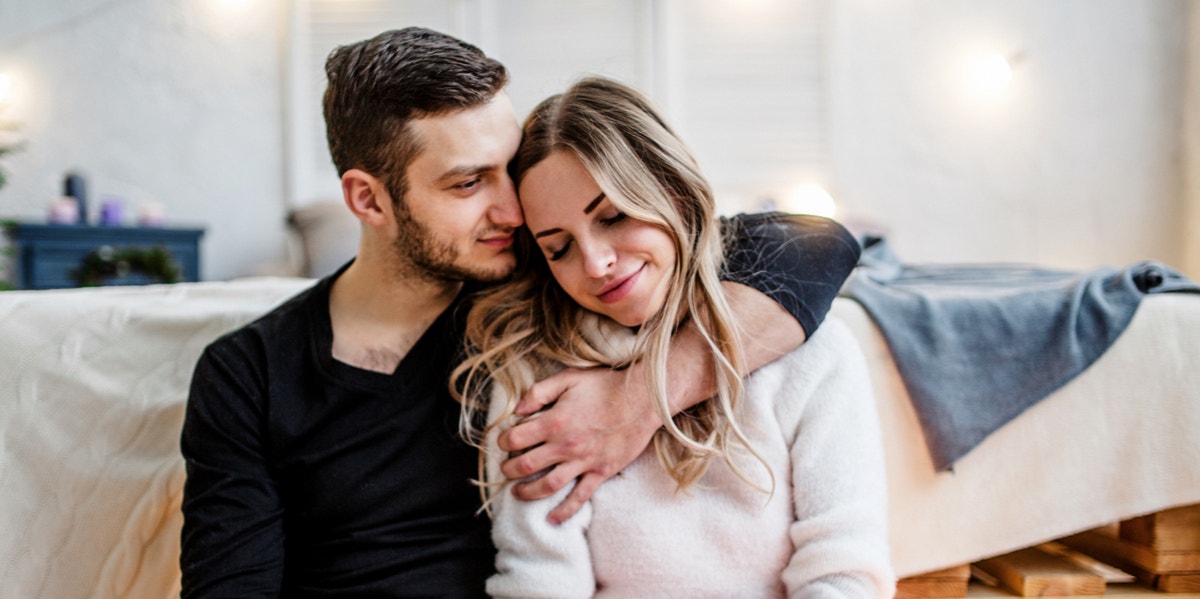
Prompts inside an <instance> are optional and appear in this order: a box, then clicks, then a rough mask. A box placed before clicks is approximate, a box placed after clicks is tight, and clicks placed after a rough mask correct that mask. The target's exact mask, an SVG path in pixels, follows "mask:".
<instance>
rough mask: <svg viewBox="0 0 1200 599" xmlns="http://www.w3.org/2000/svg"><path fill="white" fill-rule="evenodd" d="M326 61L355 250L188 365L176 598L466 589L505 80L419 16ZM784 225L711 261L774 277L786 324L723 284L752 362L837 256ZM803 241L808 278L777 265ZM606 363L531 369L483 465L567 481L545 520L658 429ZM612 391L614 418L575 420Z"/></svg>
mask: <svg viewBox="0 0 1200 599" xmlns="http://www.w3.org/2000/svg"><path fill="white" fill-rule="evenodd" d="M326 70H327V74H328V78H329V88H328V90H327V91H326V95H325V118H326V125H327V132H328V137H329V145H330V150H331V153H332V156H333V160H334V163H335V165H336V166H337V168H338V171H339V173H341V178H342V191H343V195H344V199H345V202H346V205H347V207H348V208H349V209H350V210H351V211H352V212H353V213H354V214H355V216H357V217H358V218H359V220H360V221H361V222H362V240H361V243H360V247H359V252H358V255H357V257H356V258H355V259H354V260H353V261H352V262H351V263H349V264H347V265H346V266H344V267H343V268H342V269H341V270H339V271H338V272H337V273H335V274H333V275H331V276H330V277H328V278H326V279H322V280H321V281H319V282H318V283H317V284H316V285H314V286H313V287H312V288H310V289H309V290H307V291H304V292H302V293H301V294H299V295H297V296H296V297H294V298H292V299H291V300H289V301H288V302H286V303H285V304H283V305H282V306H280V307H278V308H276V309H275V310H273V311H272V312H271V313H269V314H267V315H266V316H264V317H263V318H261V319H259V320H257V321H255V322H253V323H251V324H249V325H247V326H246V327H243V328H242V329H239V330H237V331H234V332H232V333H230V334H228V335H225V336H224V337H222V338H221V339H219V340H217V341H215V342H214V343H213V344H211V345H210V346H209V347H208V348H207V349H206V350H205V352H204V354H203V356H202V357H201V359H200V361H199V363H198V364H197V366H196V371H195V375H194V377H193V382H192V390H191V395H190V397H189V400H188V409H187V416H186V420H185V423H184V430H183V436H182V440H181V447H182V451H183V455H184V457H185V459H186V461H187V473H188V479H187V483H186V485H185V488H184V503H183V512H184V528H183V539H182V556H181V567H182V571H183V596H184V597H185V598H186V597H202V596H203V597H210V596H236V597H277V596H285V597H329V596H343V597H369V596H376V597H403V596H437V597H458V596H482V595H483V582H484V580H485V579H486V577H487V576H488V575H489V574H490V573H491V572H492V559H493V557H494V548H493V547H492V544H491V541H490V537H489V523H488V521H487V518H486V516H484V515H482V514H480V513H479V507H480V502H479V494H478V492H477V489H476V488H474V487H473V486H472V484H471V482H470V479H471V478H472V477H473V476H474V474H475V472H476V470H475V468H476V464H477V455H476V453H475V451H474V450H472V449H471V448H470V447H469V446H468V445H467V444H465V443H464V442H463V441H462V440H461V439H459V438H458V436H457V434H456V431H457V418H458V406H457V405H456V404H455V403H454V402H453V400H452V399H451V398H450V395H449V392H448V381H449V372H450V370H451V369H452V367H453V366H454V364H455V360H456V358H457V355H458V351H459V349H460V346H461V344H462V337H461V317H462V316H463V315H464V313H465V310H462V309H461V308H462V307H463V306H464V305H465V304H466V303H467V302H468V301H469V296H470V292H471V291H472V290H474V289H476V288H478V287H479V286H480V285H483V284H486V283H488V282H492V281H498V280H500V279H503V278H504V277H506V276H507V275H508V274H510V273H511V272H512V270H513V269H514V268H515V266H516V264H515V259H514V254H513V252H512V250H511V244H512V243H513V232H514V231H515V230H516V228H517V227H519V226H521V225H522V217H521V212H520V207H519V205H518V204H517V198H516V196H515V193H514V186H513V182H512V181H511V180H510V179H509V176H508V171H507V168H506V167H507V164H508V162H509V159H510V158H511V157H512V156H513V154H514V152H515V151H516V148H517V145H518V143H519V141H520V129H519V127H518V125H517V121H516V118H515V115H514V114H513V110H512V106H511V104H510V102H509V100H508V97H507V95H506V94H505V93H504V86H505V83H506V81H507V73H506V71H505V69H504V67H503V66H502V65H500V63H498V62H496V61H494V60H492V59H490V58H487V57H486V56H484V55H483V53H482V52H480V51H479V50H478V49H477V48H475V47H474V46H471V45H469V44H466V43H464V42H462V41H460V40H457V39H454V38H452V37H449V36H445V35H442V34H440V33H436V32H433V31H428V30H423V29H418V28H409V29H404V30H400V31H390V32H386V33H384V34H381V35H379V36H377V37H375V38H373V39H370V40H366V41H363V42H360V43H357V44H352V45H350V46H346V47H342V48H339V49H338V50H336V51H335V52H334V53H333V54H331V56H330V58H329V61H328V63H327V65H326ZM797 226H799V225H796V224H794V223H793V224H792V225H789V224H788V223H787V222H784V221H779V222H776V221H771V222H764V223H757V224H755V223H751V222H750V221H747V225H746V226H745V227H744V229H745V232H744V233H743V234H742V235H741V237H742V240H741V241H740V242H739V243H738V245H737V248H739V250H740V251H734V252H733V253H732V255H733V256H739V255H742V256H743V258H741V259H738V258H733V259H731V263H733V262H737V264H731V267H730V269H729V270H730V272H731V275H730V278H731V279H732V280H737V281H741V282H744V283H749V284H751V285H754V286H755V287H756V288H759V289H763V290H764V291H775V292H777V293H776V294H775V295H776V296H779V298H778V299H779V301H781V302H783V303H785V304H788V307H789V309H790V310H788V311H790V312H792V315H794V316H796V318H793V317H790V316H789V315H788V311H785V310H784V309H783V308H782V307H780V304H777V303H776V302H775V301H773V300H772V299H770V298H768V297H767V296H766V295H763V294H762V293H759V292H757V291H754V290H752V289H751V288H750V287H747V286H746V285H743V284H741V283H737V282H732V281H731V282H728V283H726V284H725V285H726V286H727V291H728V294H729V296H730V298H731V301H732V302H733V303H734V305H735V311H737V313H738V314H739V315H743V319H742V320H743V324H745V326H746V329H747V336H746V338H747V339H753V342H752V343H750V342H748V343H747V353H748V355H749V360H748V361H749V362H750V365H751V366H752V367H755V366H758V365H761V364H763V363H765V362H767V361H769V360H770V359H772V358H774V357H775V356H778V355H779V354H780V353H781V352H783V351H786V350H788V349H791V348H793V347H795V346H796V345H798V344H799V343H800V342H801V341H802V340H803V338H804V331H806V330H808V331H811V330H813V328H815V326H816V325H817V324H818V323H819V322H820V320H821V318H823V316H824V314H825V312H826V311H827V310H828V306H829V302H831V301H832V297H833V295H834V293H835V292H836V289H837V287H838V286H839V285H840V283H841V281H842V280H843V279H844V278H845V276H846V275H847V274H848V273H849V270H850V268H852V267H853V263H854V262H855V261H856V259H857V252H858V249H857V245H856V244H855V242H854V241H853V239H852V238H849V237H848V236H847V235H846V234H845V231H844V230H842V229H841V228H840V227H837V226H836V225H835V224H833V223H830V222H829V221H821V222H815V221H814V222H811V223H807V224H806V225H805V227H806V228H804V229H803V231H802V232H803V233H804V234H805V237H804V240H799V239H798V240H796V241H795V243H791V240H792V236H794V235H795V233H796V227H797ZM780 239H782V240H783V241H782V242H781V241H780ZM798 249H799V250H800V251H799V252H798V253H797V250H798ZM805 252H809V253H811V257H809V256H806V260H805V262H806V263H808V262H811V263H813V264H817V265H819V266H817V267H816V268H817V271H814V272H807V273H805V272H802V271H801V269H798V270H796V271H794V272H793V271H792V270H789V269H790V267H787V268H785V267H782V266H777V264H778V263H779V262H780V261H781V260H782V261H786V260H790V259H793V258H795V257H796V256H797V255H801V256H804V255H805V254H804V253H805ZM746 256H749V258H746ZM818 271H819V272H818ZM739 272H740V273H745V274H744V275H738V274H737V273H739ZM795 273H800V274H795ZM793 274H795V276H792V275H793ZM827 287H832V290H829V289H826V288H827ZM814 288H815V289H818V290H819V291H818V292H811V289H814ZM810 292H811V296H810V295H808V294H809V293H810ZM746 315H749V316H746ZM693 333H694V332H692V331H690V330H688V329H686V328H685V329H683V330H682V331H681V332H680V334H679V335H677V337H676V342H675V345H674V346H673V349H672V364H673V365H674V366H675V368H673V372H674V373H675V375H676V379H675V382H677V383H678V385H676V386H675V387H674V389H675V391H676V393H677V401H678V403H679V406H680V407H684V406H688V405H693V404H695V403H697V402H698V401H701V400H702V399H704V398H705V397H707V396H708V395H709V394H710V393H711V380H710V378H709V377H708V376H707V375H706V372H708V371H709V370H710V368H709V367H708V365H707V364H706V363H704V361H703V360H699V359H695V360H693V359H689V356H690V355H705V354H707V353H709V352H707V351H705V350H703V348H700V347H697V344H698V341H697V339H696V337H695V336H694V334H693ZM692 350H695V353H694V354H690V353H689V352H690V351H692ZM635 368H636V367H635ZM624 374H625V373H613V372H608V371H566V372H564V373H561V374H560V375H557V376H556V377H554V378H551V379H547V380H546V381H543V382H541V383H539V384H538V385H537V386H535V387H534V389H533V390H532V391H531V392H530V394H529V396H528V397H527V400H526V402H525V404H526V405H524V406H523V411H524V412H526V413H528V412H532V411H535V410H537V409H539V408H541V407H543V406H545V405H547V404H550V403H552V402H556V403H555V404H554V406H553V407H552V408H551V409H550V410H549V411H547V412H546V413H545V414H544V415H542V416H541V417H539V418H536V419H533V420H531V421H529V422H528V423H526V424H523V425H521V426H520V427H517V428H514V429H513V430H512V431H510V432H509V433H508V434H507V436H506V437H505V439H504V442H503V443H504V445H503V446H504V448H505V449H506V450H510V451H513V450H519V449H527V448H531V447H533V449H532V451H529V452H527V453H524V454H523V455H521V456H520V457H518V458H515V459H513V460H510V461H509V462H508V463H507V464H506V465H505V473H506V474H507V475H508V476H510V477H513V478H516V477H523V476H525V475H528V474H531V473H533V472H538V471H541V470H543V469H549V473H548V474H547V475H546V476H544V477H542V478H541V479H539V480H537V481H536V482H532V483H529V484H527V485H524V486H518V488H517V492H518V494H520V495H521V496H523V497H525V498H533V497H542V496H546V495H548V494H550V493H553V492H554V491H555V490H557V489H559V488H561V487H562V486H564V485H566V484H567V483H569V482H570V481H572V480H575V479H576V478H578V479H579V481H580V482H579V484H578V485H576V489H575V491H574V492H573V493H572V495H571V496H570V497H569V498H568V500H567V501H566V502H565V503H564V504H563V505H562V506H560V507H559V508H558V509H556V510H555V511H554V512H553V513H552V514H551V516H550V518H551V519H552V520H560V521H561V520H562V519H564V518H567V517H569V516H570V515H571V514H572V513H574V511H575V510H577V509H578V508H579V506H580V505H582V503H583V502H584V501H586V500H587V498H588V497H589V496H590V494H591V492H592V491H593V490H594V489H595V488H596V486H597V485H599V484H600V483H601V482H602V481H603V480H605V479H606V478H607V477H609V476H611V475H613V474H614V473H616V472H617V471H618V470H619V469H620V468H622V467H624V466H625V465H627V464H628V463H629V462H631V461H632V460H633V459H634V458H635V457H636V456H637V455H638V454H639V453H641V451H642V450H643V449H644V448H645V446H646V444H647V443H648V441H649V439H650V437H651V435H652V434H653V432H654V430H655V429H656V428H657V426H658V424H659V421H658V417H657V415H656V414H654V412H653V411H652V409H651V408H650V405H649V402H648V401H646V395H645V393H644V389H640V388H638V385H637V384H635V382H636V381H639V380H640V378H639V377H636V376H631V377H626V376H624ZM627 381H628V382H629V383H628V385H627ZM627 386H628V388H626V387H627ZM619 399H623V401H621V402H620V405H623V406H625V408H626V409H625V411H624V413H623V414H620V415H614V416H610V417H607V418H600V417H597V416H592V417H591V418H590V420H589V419H588V418H579V417H577V415H578V414H589V415H595V414H601V413H609V412H611V410H600V409H598V408H597V406H599V405H600V404H601V403H608V402H611V401H615V400H619ZM584 423H587V424H584Z"/></svg>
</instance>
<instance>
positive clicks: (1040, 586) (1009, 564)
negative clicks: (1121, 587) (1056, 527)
mask: <svg viewBox="0 0 1200 599" xmlns="http://www.w3.org/2000/svg"><path fill="white" fill-rule="evenodd" d="M975 566H976V567H977V568H979V569H980V570H983V571H984V572H987V573H988V574H991V575H992V576H995V577H996V578H997V579H999V580H1000V584H1002V585H1004V587H1006V588H1008V589H1009V590H1011V591H1013V592H1014V593H1017V594H1018V595H1021V596H1023V597H1041V596H1044V595H1103V594H1104V589H1105V586H1106V585H1105V581H1104V577H1103V576H1100V575H1098V574H1096V573H1094V572H1092V571H1091V570H1088V569H1087V568H1084V567H1082V566H1080V565H1079V564H1076V563H1075V562H1073V561H1071V560H1069V559H1066V558H1064V557H1062V556H1059V555H1054V554H1052V553H1048V552H1046V551H1043V550H1041V549H1038V548H1036V547H1031V548H1028V549H1021V550H1019V551H1014V552H1012V553H1008V554H1005V555H1001V556H999V557H994V558H990V559H985V560H982V561H979V562H976V563H975Z"/></svg>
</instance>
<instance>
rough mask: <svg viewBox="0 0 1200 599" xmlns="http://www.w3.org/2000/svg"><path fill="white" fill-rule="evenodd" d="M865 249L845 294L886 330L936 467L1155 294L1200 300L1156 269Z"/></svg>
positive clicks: (1025, 404) (1083, 361) (1067, 371)
mask: <svg viewBox="0 0 1200 599" xmlns="http://www.w3.org/2000/svg"><path fill="white" fill-rule="evenodd" d="M862 245H863V254H862V259H861V260H860V262H859V266H858V267H857V268H856V269H855V271H854V272H853V273H852V274H851V276H850V278H849V280H847V282H846V285H845V286H844V287H843V288H842V291H841V295H843V296H845V297H849V298H851V299H854V300H855V301H857V302H858V303H860V304H861V305H862V306H863V308H864V309H865V310H866V311H867V313H868V314H870V316H871V318H872V319H873V320H874V321H875V323H876V324H877V325H878V326H879V329H880V331H881V332H882V333H883V336H884V338H885V339H886V341H887V343H888V346H889V348H890V349H891V351H892V354H893V357H894V359H895V361H896V366H897V368H898V369H899V371H900V375H901V377H902V378H903V380H904V384H905V387H906V388H907V390H908V393H909V395H910V396H911V398H912V401H913V407H914V410H915V411H916V414H917V418H918V420H919V421H920V423H921V428H922V430H923V432H924V435H925V442H926V445H927V446H928V449H929V452H930V454H931V456H932V458H933V462H934V466H935V467H936V468H937V469H938V470H947V469H950V468H952V466H953V464H954V462H955V461H957V460H958V459H959V458H961V457H962V456H964V455H966V454H967V453H968V452H970V451H971V450H972V449H973V448H975V446H977V445H978V444H979V443H981V442H982V441H983V440H984V439H985V438H986V437H987V436H988V435H990V434H991V433H992V432H994V431H995V430H996V429H998V428H999V427H1001V426H1002V425H1004V424H1005V423H1007V422H1009V421H1011V420H1012V419H1013V418H1016V417H1017V416H1018V415H1020V414H1021V413H1022V412H1024V411H1025V410H1026V409H1028V408H1029V407H1030V406H1032V405H1034V404H1035V403H1037V402H1038V401H1040V400H1042V399H1043V398H1045V397H1046V396H1048V395H1050V394H1051V393H1053V392H1054V391H1055V390H1057V389H1058V388H1060V387H1062V386H1063V385H1065V384H1066V383H1068V382H1069V381H1070V380H1071V379H1073V378H1074V377H1075V376H1077V375H1078V374H1079V373H1081V372H1083V371H1084V370H1085V369H1087V368H1088V366H1090V365H1091V364H1092V363H1093V362H1095V361H1096V359H1097V358H1099V357H1100V356H1101V355H1103V354H1104V352H1105V351H1106V350H1107V349H1108V348H1109V346H1111V345H1112V343H1113V342H1114V341H1116V340H1117V337H1119V336H1120V335H1121V333H1122V331H1124V330H1125V327H1126V326H1128V324H1129V322H1130V320H1132V319H1133V315H1134V313H1135V312H1136V311H1137V307H1138V304H1139V303H1140V302H1141V300H1142V298H1143V297H1144V296H1145V295H1146V294H1148V293H1162V292H1193V293H1195V292H1200V285H1197V284H1196V283H1195V282H1192V281H1190V280H1188V279H1186V278H1185V277H1183V276H1182V275H1181V274H1179V273H1178V272H1176V271H1174V270H1172V269H1171V268H1169V267H1167V266H1164V265H1162V264H1159V263H1157V262H1148V261H1147V262H1139V263H1137V264H1134V265H1132V266H1129V267H1126V268H1124V269H1116V268H1111V267H1104V268H1098V269H1095V270H1093V271H1089V272H1084V273H1077V272H1070V271H1062V270H1052V269H1045V268H1037V267H1029V266H1021V265H1010V264H995V265H989V264H978V265H975V264H945V265H914V264H904V263H902V262H901V261H900V259H899V258H898V257H897V256H896V254H895V253H894V252H893V251H892V250H891V248H890V247H889V246H888V244H887V242H886V240H884V239H883V238H880V237H865V238H863V239H862Z"/></svg>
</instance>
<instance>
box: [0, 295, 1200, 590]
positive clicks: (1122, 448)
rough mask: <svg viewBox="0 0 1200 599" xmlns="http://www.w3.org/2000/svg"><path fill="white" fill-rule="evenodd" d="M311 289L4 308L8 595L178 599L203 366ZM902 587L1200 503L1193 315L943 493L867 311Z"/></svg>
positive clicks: (1117, 362)
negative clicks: (231, 336)
mask: <svg viewBox="0 0 1200 599" xmlns="http://www.w3.org/2000/svg"><path fill="white" fill-rule="evenodd" d="M311 284H312V281H311V280H303V279H251V280H241V281H234V282H229V283H191V284H180V285H173V286H151V287H137V288H103V289H91V290H63V291H37V292H5V293H0V489H2V490H3V491H0V595H2V596H4V597H20V598H22V599H37V598H54V599H63V598H68V599H69V598H74V597H96V598H108V597H138V598H156V597H168V596H178V593H179V590H178V578H179V570H178V557H179V528H180V526H181V516H180V514H179V503H180V493H181V489H182V485H183V476H184V475H183V461H182V459H181V458H180V456H179V430H180V427H181V425H182V420H183V411H184V402H185V401H186V398H187V388H188V383H189V381H190V378H191V374H192V366H193V364H194V362H195V360H196V358H197V356H199V354H200V351H201V349H202V348H203V347H204V346H205V345H206V344H207V343H208V342H209V341H211V340H212V339H214V338H216V337H217V336H218V335H220V334H221V333H223V332H225V331H228V330H231V329H233V328H235V327H237V326H239V325H241V324H242V323H244V322H247V321H249V320H251V319H253V318H254V317H256V316H258V315H260V314H262V313H264V312H266V311H267V310H268V309H270V308H271V307H272V306H274V305H276V304H278V303H279V302H281V301H283V300H284V299H286V298H288V297H290V296H291V295H293V294H295V293H297V292H299V291H300V290H301V289H303V288H305V287H307V286H308V285H311ZM834 313H835V314H838V315H839V316H840V317H841V318H842V320H843V321H845V322H846V323H847V324H848V325H849V326H850V327H851V329H852V330H853V331H854V333H855V336H856V337H857V338H858V340H859V342H860V343H861V344H862V347H863V350H864V352H865V353H866V355H867V359H868V365H869V367H870V369H871V377H872V381H873V383H874V387H875V393H876V396H877V400H878V402H879V413H880V418H881V419H882V426H883V431H884V433H883V435H884V447H885V451H886V453H887V462H888V463H887V467H888V479H889V481H888V482H889V485H890V490H889V497H890V499H891V525H892V531H891V536H892V542H893V556H894V563H895V567H896V570H897V573H898V574H900V575H901V576H904V575H909V574H915V573H919V572H922V571H927V570H932V569H936V568H941V567H944V566H949V565H955V564H959V563H965V562H967V561H971V560H974V559H977V558H981V557H985V556H989V555H995V554H998V553H1001V552H1004V551H1008V550H1011V549H1015V548H1018V547H1022V546H1026V545H1030V544H1033V543H1037V542H1040V541H1043V540H1048V539H1051V538H1054V537H1056V536H1061V535H1063V534H1067V533H1071V532H1074V531H1077V530H1081V529H1085V528H1089V527H1092V526H1096V525H1099V524H1104V523H1107V522H1109V521H1112V520H1116V519H1118V518H1123V517H1128V516H1132V515H1136V514H1140V513H1144V512H1150V511H1155V510H1158V509H1162V508H1165V507H1169V506H1173V505H1177V504H1186V503H1197V502H1200V469H1198V468H1196V467H1195V464H1197V463H1200V435H1198V434H1196V432H1195V431H1197V430H1200V368H1197V365H1198V364H1200V335H1197V334H1196V333H1197V332H1198V331H1200V297H1196V296H1183V295H1179V296H1170V295H1164V296H1156V297H1152V298H1148V299H1147V300H1146V301H1145V302H1144V304H1143V306H1142V308H1141V309H1140V310H1139V312H1138V315H1137V316H1136V317H1135V318H1134V321H1133V323H1132V324H1131V325H1130V327H1129V329H1128V330H1127V331H1126V333H1125V334H1124V335H1123V336H1122V337H1121V338H1120V339H1119V340H1118V341H1117V343H1116V344H1115V345H1114V346H1113V349H1112V350H1111V351H1110V352H1109V353H1108V354H1106V355H1105V356H1104V357H1102V358H1101V359H1100V361H1099V362H1097V363H1096V364H1095V365H1094V366H1093V367H1092V368H1091V369H1089V370H1088V371H1086V372H1085V373H1084V374H1083V375H1082V376H1081V377H1080V378H1079V379H1077V380H1076V381H1075V382H1073V383H1071V384H1070V385H1068V386H1067V387H1066V388H1064V389H1062V390H1061V391H1059V392H1058V393H1056V394H1054V395H1052V396H1051V397H1049V398H1047V399H1046V400H1044V401H1043V402H1041V403H1039V404H1038V405H1037V406H1035V407H1034V408H1032V409H1030V410H1029V411H1028V412H1027V413H1025V414H1022V415H1021V416H1020V417H1019V418H1017V419H1016V420H1014V421H1013V422H1012V423H1009V424H1008V425H1006V426H1005V427H1004V428H1002V429H1001V430H999V431H998V432H997V433H996V434H994V435H993V436H992V437H990V438H989V439H987V440H986V441H985V442H984V443H983V444H982V445H980V446H979V447H978V448H977V449H976V450H975V451H973V452H972V453H971V454H970V455H968V456H967V457H966V458H964V459H963V460H962V461H961V462H959V463H958V464H957V465H956V469H957V472H956V473H953V474H951V473H941V474H936V473H934V471H933V468H932V465H931V464H930V459H929V454H928V451H926V450H925V445H924V443H923V442H922V440H921V437H920V435H921V432H920V428H919V427H918V426H917V423H916V419H915V417H914V415H913V413H912V408H911V405H910V403H909V402H908V399H907V396H906V395H904V387H903V385H901V384H900V381H899V378H898V375H897V374H896V370H895V365H894V363H892V361H891V357H890V355H889V354H888V351H887V347H886V345H884V343H883V340H882V338H881V337H880V335H879V333H878V330H877V329H875V327H874V325H873V324H872V323H871V321H870V320H869V319H868V318H867V316H866V315H865V314H864V313H863V312H862V310H861V309H860V308H859V307H858V305H857V304H854V303H853V302H851V301H849V300H837V301H836V302H835V303H834Z"/></svg>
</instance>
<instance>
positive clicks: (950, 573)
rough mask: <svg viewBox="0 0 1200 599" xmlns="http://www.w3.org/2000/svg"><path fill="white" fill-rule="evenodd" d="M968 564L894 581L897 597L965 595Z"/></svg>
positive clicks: (910, 598) (915, 598) (950, 596)
mask: <svg viewBox="0 0 1200 599" xmlns="http://www.w3.org/2000/svg"><path fill="white" fill-rule="evenodd" d="M970 578H971V566H970V564H963V565H961V566H955V567H953V568H946V569H944V570H936V571H933V572H926V573H924V574H919V575H917V576H909V577H907V578H901V579H900V580H898V581H896V597H897V598H898V599H923V598H930V599H932V598H958V597H966V596H967V582H968V581H969V580H970Z"/></svg>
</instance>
